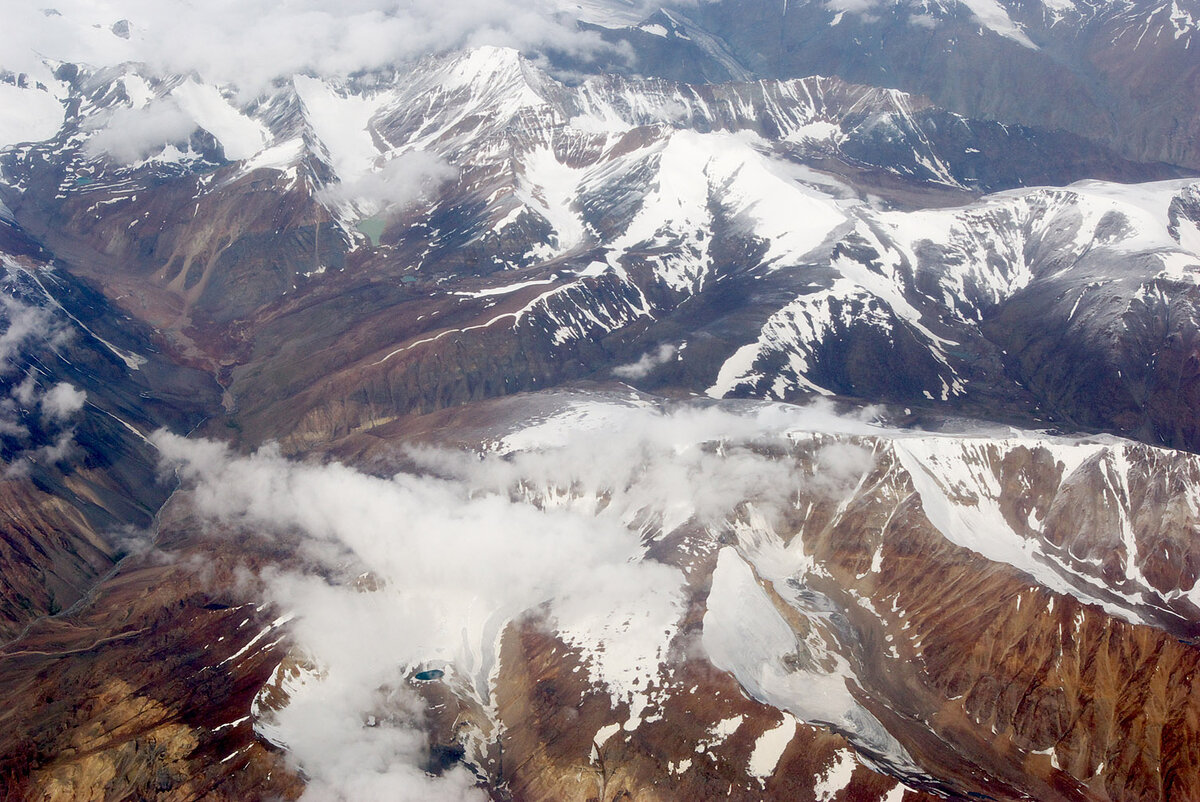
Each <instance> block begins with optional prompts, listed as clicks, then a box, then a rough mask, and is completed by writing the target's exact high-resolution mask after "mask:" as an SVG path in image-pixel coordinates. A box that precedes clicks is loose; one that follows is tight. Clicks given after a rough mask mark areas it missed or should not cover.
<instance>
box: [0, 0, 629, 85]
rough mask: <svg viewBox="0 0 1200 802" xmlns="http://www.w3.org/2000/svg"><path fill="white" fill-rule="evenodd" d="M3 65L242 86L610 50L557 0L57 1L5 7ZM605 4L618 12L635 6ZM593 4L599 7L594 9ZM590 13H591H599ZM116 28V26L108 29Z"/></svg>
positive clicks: (41, 73)
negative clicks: (119, 67) (484, 55)
mask: <svg viewBox="0 0 1200 802" xmlns="http://www.w3.org/2000/svg"><path fill="white" fill-rule="evenodd" d="M9 5H10V7H9V8H6V9H5V14H4V16H5V20H4V21H5V24H4V26H2V27H0V54H3V55H0V66H2V67H4V68H6V69H8V70H11V71H13V72H17V73H21V72H25V73H29V74H32V75H34V76H37V77H39V78H44V77H48V76H49V72H48V70H47V68H46V66H45V64H44V62H45V60H47V59H49V60H51V61H60V62H72V63H84V64H90V65H94V66H110V65H114V64H120V63H125V62H142V63H145V64H148V65H149V66H150V67H151V68H152V69H155V70H159V71H163V72H170V73H181V74H188V73H196V74H199V75H200V76H201V77H203V78H204V79H205V80H208V81H212V82H216V83H225V84H236V85H238V86H241V87H243V88H245V89H249V90H251V91H254V90H257V89H261V88H262V87H264V86H265V85H266V84H267V83H268V82H270V81H271V80H273V79H275V78H279V77H287V76H290V75H292V74H295V73H316V74H319V75H326V76H328V75H340V76H344V75H349V74H351V73H354V72H357V71H360V70H371V69H374V68H378V67H382V66H385V65H388V64H393V63H396V62H398V61H403V60H407V59H412V58H415V57H420V56H423V55H426V54H429V53H434V52H440V51H443V50H448V49H453V48H460V47H473V46H477V45H485V44H487V45H498V46H508V47H516V48H519V49H522V50H526V51H532V52H546V51H548V50H558V51H565V52H569V53H571V54H573V55H576V56H579V57H583V58H588V57H590V56H592V55H594V54H596V53H598V52H600V51H602V50H605V49H606V48H607V46H606V45H605V44H604V43H603V42H602V41H601V39H600V38H599V37H598V36H596V35H595V34H593V33H589V32H586V31H582V30H580V28H579V26H578V24H577V20H578V18H579V16H580V14H581V9H580V8H579V7H578V6H577V4H574V3H571V2H566V1H565V0H562V1H560V0H455V2H450V3H447V2H442V0H342V2H337V3H334V2H329V0H213V1H212V2H208V3H198V2H190V1H189V0H171V1H169V2H162V1H161V0H60V2H57V3H56V4H55V5H54V7H53V9H47V8H46V7H43V6H42V5H41V4H37V3H12V4H9ZM588 5H589V6H597V5H599V6H601V8H600V9H599V10H598V12H597V13H598V15H599V17H601V18H603V16H604V9H603V6H605V5H611V6H613V7H614V9H615V10H619V11H620V12H621V13H622V14H624V15H625V16H626V17H628V16H629V15H631V14H632V15H634V16H636V15H637V14H639V13H641V10H642V7H643V5H644V4H643V3H641V2H637V3H627V2H624V0H605V2H603V3H596V2H590V3H589V4H588ZM591 10H592V11H593V12H596V11H597V10H596V9H591ZM597 13H592V14H591V15H590V16H593V17H595V16H597ZM114 26H115V27H114Z"/></svg>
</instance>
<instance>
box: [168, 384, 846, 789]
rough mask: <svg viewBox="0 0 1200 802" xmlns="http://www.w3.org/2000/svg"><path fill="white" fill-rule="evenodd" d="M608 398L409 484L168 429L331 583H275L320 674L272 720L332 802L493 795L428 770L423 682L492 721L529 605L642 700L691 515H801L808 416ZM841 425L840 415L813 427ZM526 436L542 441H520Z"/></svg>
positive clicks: (203, 477) (197, 493)
mask: <svg viewBox="0 0 1200 802" xmlns="http://www.w3.org/2000/svg"><path fill="white" fill-rule="evenodd" d="M596 406H597V409H595V410H591V411H588V410H583V411H582V412H581V411H580V410H572V409H568V410H567V411H565V412H564V413H563V415H560V416H551V418H549V419H546V420H544V421H542V422H541V423H539V424H537V425H535V426H533V427H527V428H526V429H525V430H524V431H523V432H519V433H517V434H516V435H515V436H514V437H510V438H506V439H504V440H502V441H500V442H498V443H496V451H494V452H491V453H485V454H484V455H482V456H481V455H480V454H477V453H470V452H461V451H448V450H444V449H421V450H416V451H411V452H409V454H408V459H409V461H410V463H411V464H412V465H414V466H415V467H414V469H413V472H411V473H402V474H399V475H396V476H394V477H390V478H384V477H376V476H370V475H367V474H364V473H361V472H359V471H357V470H355V469H353V468H351V467H347V466H344V465H340V464H309V463H300V462H295V461H291V460H288V459H285V458H284V457H282V456H281V455H280V454H279V452H278V451H277V450H275V449H272V448H265V449H262V450H260V451H259V452H257V453H255V454H252V455H249V456H243V455H238V454H236V453H234V452H232V451H231V450H230V449H228V448H227V447H226V446H224V445H223V444H219V443H215V442H211V441H193V440H186V439H184V438H181V437H178V436H175V435H171V434H166V433H159V434H157V435H156V436H155V438H154V442H155V443H156V445H157V446H158V447H159V448H160V450H161V452H162V455H163V458H164V460H165V461H166V464H168V465H170V466H173V467H174V468H175V470H176V471H177V473H178V475H179V476H180V477H181V478H182V479H183V480H184V482H185V486H187V487H190V488H191V494H190V497H191V503H192V504H193V505H194V507H195V509H196V510H197V511H198V512H199V513H200V514H201V515H203V516H207V517H209V518H212V519H214V520H219V521H222V522H224V523H225V524H232V525H235V526H244V527H245V528H247V529H248V530H251V531H255V532H260V533H262V532H265V533H267V536H271V535H270V533H278V535H279V536H280V537H289V538H290V537H295V536H296V535H297V533H298V534H299V536H300V541H299V542H300V544H301V545H300V554H301V555H302V557H303V559H304V560H305V562H306V564H307V565H309V566H311V570H306V571H296V570H282V569H272V570H268V571H266V572H264V573H263V575H262V576H261V579H262V581H263V582H264V583H265V591H264V592H265V595H266V597H267V600H268V601H270V602H272V603H274V604H275V605H277V606H278V607H279V608H280V609H281V610H283V611H285V612H287V613H291V614H294V615H295V616H296V617H295V619H294V620H293V622H292V624H291V626H292V627H293V636H294V639H295V642H296V644H297V646H298V648H299V650H300V653H301V654H302V655H304V657H305V659H307V660H309V661H311V663H312V665H313V666H314V667H315V668H316V670H317V672H318V673H319V676H320V678H319V679H316V678H315V677H310V681H309V682H308V684H307V685H305V686H304V687H303V688H301V689H299V690H297V691H296V692H295V693H294V694H293V696H292V698H291V702H290V704H288V705H287V706H286V707H285V708H284V709H283V710H282V711H279V712H278V713H277V714H275V716H274V719H273V720H272V721H270V722H268V723H267V724H266V725H265V726H266V727H267V731H268V734H269V735H270V737H272V738H273V739H275V740H277V741H278V742H280V743H282V744H285V745H286V746H287V747H288V750H289V753H290V755H291V756H292V759H294V760H295V761H296V762H297V763H298V765H299V766H300V767H301V768H302V769H303V771H304V773H305V774H306V776H308V777H309V778H310V785H309V793H310V796H311V798H313V799H372V798H388V799H413V800H416V799H421V800H429V799H454V800H460V799H462V800H465V799H481V800H482V799H484V798H485V796H484V795H483V794H482V793H481V792H479V791H478V790H477V789H476V788H475V787H474V786H475V782H476V781H475V779H474V777H473V776H472V775H471V774H469V773H468V772H466V771H465V770H458V771H455V772H451V773H449V774H448V775H446V776H443V777H441V778H434V777H431V776H429V775H428V774H426V773H425V771H424V770H423V769H422V765H423V761H424V758H425V752H426V743H425V740H424V736H423V735H422V710H421V704H420V702H419V700H418V698H417V697H416V696H415V694H414V693H413V692H412V691H411V685H410V683H409V677H410V675H411V673H412V672H413V671H415V670H418V669H421V668H424V667H430V666H433V667H438V668H442V669H444V670H445V671H446V678H445V681H446V682H448V683H451V684H452V685H453V687H455V688H456V690H457V692H458V693H460V694H465V695H466V696H468V697H472V698H474V701H475V702H476V703H477V704H478V706H479V708H480V709H486V708H487V707H488V705H489V703H490V701H491V700H490V688H491V685H490V683H491V681H492V679H493V677H494V674H493V672H494V670H495V668H496V659H497V657H496V656H497V652H498V647H499V638H500V636H501V635H502V633H503V632H504V629H505V627H506V625H507V624H508V623H509V622H511V621H514V620H519V619H521V618H522V617H523V616H526V615H527V614H535V615H536V616H537V617H538V619H539V620H545V621H546V622H547V624H548V625H549V626H551V627H553V628H554V629H555V630H556V631H557V632H559V633H560V634H561V636H562V637H563V638H564V640H566V641H567V642H568V643H569V644H572V645H575V646H578V647H579V648H581V649H582V650H583V652H584V662H585V666H586V668H587V670H588V672H589V676H590V678H591V680H592V682H594V683H597V684H598V685H599V686H602V687H606V688H607V689H608V691H609V692H610V693H611V694H612V697H613V704H614V705H620V704H623V703H627V704H629V705H630V709H631V711H632V710H636V709H639V708H638V705H639V702H638V698H639V694H643V693H644V692H645V689H646V688H647V686H649V685H653V684H654V683H651V682H649V681H648V680H649V679H651V678H653V677H655V676H657V671H658V666H659V664H660V663H661V662H662V661H664V660H665V659H666V658H667V654H668V648H669V645H670V643H671V640H672V638H673V637H674V636H675V635H676V632H677V625H678V622H679V620H680V617H681V615H682V612H683V601H682V599H683V585H684V575H683V573H682V572H681V571H680V570H678V569H677V568H675V567H673V566H669V565H665V564H663V563H660V562H657V561H654V560H651V559H647V557H646V553H647V549H648V547H649V543H650V541H651V540H653V539H654V538H655V537H657V536H658V535H659V533H661V532H669V531H672V530H673V529H675V528H676V527H678V526H680V525H682V524H684V523H686V522H689V521H691V522H694V523H695V524H698V525H699V526H700V527H709V528H711V529H712V530H713V531H714V532H715V531H716V530H718V529H720V528H721V527H723V526H724V525H725V524H726V522H727V521H728V519H729V518H730V517H731V516H733V515H735V514H736V510H737V509H738V506H739V505H741V504H743V503H744V502H747V501H751V502H753V503H754V504H755V505H756V506H757V507H759V508H761V509H762V510H765V511H769V510H771V509H773V508H777V509H782V508H783V507H785V506H786V505H787V504H789V503H790V501H791V499H792V497H793V496H794V494H795V491H796V482H797V481H798V480H797V475H796V473H795V471H794V470H793V468H792V466H791V465H790V463H789V462H788V461H787V460H781V459H778V458H773V457H770V456H767V455H766V453H767V452H766V451H764V447H773V448H775V449H776V451H777V450H778V448H779V447H780V446H782V445H784V444H785V443H786V441H787V437H786V432H787V431H788V429H789V427H795V426H796V425H797V424H798V423H802V422H803V421H804V419H803V418H801V419H797V416H796V413H795V411H794V408H793V410H792V411H791V412H787V411H785V410H784V408H783V407H779V406H776V407H762V408H760V409H758V410H757V411H756V412H754V413H753V414H732V413H730V412H728V411H725V410H724V409H719V408H715V407H714V408H708V409H691V408H688V409H684V410H681V411H679V412H676V413H674V414H666V413H663V412H662V411H661V410H659V409H656V408H645V407H637V406H628V405H626V406H620V405H616V404H609V405H604V404H599V405H596ZM589 414H590V415H591V416H592V417H591V418H590V419H588V417H587V416H588V415H589ZM823 414H825V415H828V416H829V417H830V418H832V417H834V416H833V415H832V413H830V412H820V411H818V412H816V413H814V415H815V416H814V417H811V418H809V419H808V420H809V421H811V422H813V423H815V424H816V425H820V424H821V423H823V422H824V419H823V418H821V415H823ZM589 420H590V422H589ZM841 425H842V427H843V428H844V427H845V422H844V421H843V422H842V423H841ZM850 426H851V427H852V428H856V429H857V430H870V427H869V426H867V425H866V424H864V423H861V422H854V421H852V422H850ZM522 438H523V439H522ZM518 442H520V443H521V446H522V448H524V449H525V450H521V451H513V450H511V449H513V448H515V447H516V444H517V443H518ZM505 452H507V453H505ZM831 460H832V462H835V463H838V464H842V463H846V462H847V458H846V455H844V454H838V455H834V456H833V457H832V458H831ZM849 462H855V464H856V465H857V464H858V463H860V462H861V459H859V458H857V457H856V458H854V459H850V460H849ZM289 542H290V541H289ZM364 577H369V578H370V581H369V582H364ZM631 715H632V713H631ZM491 735H493V734H492V733H485V732H481V733H479V737H480V738H481V740H486V739H487V737H489V736H491Z"/></svg>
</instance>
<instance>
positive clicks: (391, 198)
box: [321, 151, 458, 217]
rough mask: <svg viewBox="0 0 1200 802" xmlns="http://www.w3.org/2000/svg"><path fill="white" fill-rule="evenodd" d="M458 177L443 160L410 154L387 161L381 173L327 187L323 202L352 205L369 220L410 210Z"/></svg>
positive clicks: (422, 152) (420, 153)
mask: <svg viewBox="0 0 1200 802" xmlns="http://www.w3.org/2000/svg"><path fill="white" fill-rule="evenodd" d="M457 175H458V171H457V170H456V169H455V168H454V167H451V166H450V165H449V164H447V163H446V162H445V161H444V160H443V159H441V158H440V157H438V156H436V155H433V154H430V153H426V152H424V151H409V152H407V153H403V154H401V155H399V156H397V157H396V158H394V159H391V160H389V161H387V162H386V163H385V164H384V165H383V167H382V168H380V169H379V170H378V171H375V172H369V173H364V174H362V175H360V176H358V177H356V178H353V179H351V180H349V181H342V182H339V183H336V184H331V185H330V186H327V187H325V188H324V189H322V190H321V200H322V201H324V202H326V203H331V204H341V203H350V204H353V205H354V206H355V207H356V209H357V210H358V212H359V213H360V214H362V215H364V216H367V217H370V216H372V215H376V214H386V213H389V212H393V211H397V210H400V209H403V208H405V207H407V206H410V205H412V204H413V203H415V202H416V201H418V200H420V199H421V198H423V197H425V196H427V195H428V194H429V193H431V192H432V191H434V190H436V189H437V188H438V187H440V186H441V185H442V184H445V183H446V182H447V181H451V180H453V179H454V178H455V177H456V176H457Z"/></svg>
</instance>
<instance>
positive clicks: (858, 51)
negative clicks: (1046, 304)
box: [599, 0, 1200, 168]
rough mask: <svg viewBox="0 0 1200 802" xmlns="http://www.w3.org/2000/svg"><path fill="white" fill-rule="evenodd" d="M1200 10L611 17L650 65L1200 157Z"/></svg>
mask: <svg viewBox="0 0 1200 802" xmlns="http://www.w3.org/2000/svg"><path fill="white" fill-rule="evenodd" d="M1198 20H1200V9H1198V8H1197V6H1196V4H1195V3H1194V2H1182V1H1181V2H1172V3H1144V2H1136V0H1119V1H1118V2H1089V0H1079V1H1078V2H1076V1H1075V0H1067V1H1066V2H1043V1H1042V0H1032V1H1031V2H1026V1H1025V0H1000V2H987V3H984V2H978V3H976V2H963V3H959V2H939V1H938V0H933V1H932V2H909V0H900V1H899V2H887V3H885V2H879V3H871V2H866V3H848V2H847V3H842V2H836V0H835V1H834V2H820V0H786V1H784V0H750V1H749V2H743V1H742V0H729V1H728V2H725V1H724V0H722V1H719V2H713V3H701V4H697V5H691V6H688V7H684V6H682V5H681V6H680V7H679V8H677V9H673V10H671V11H669V12H661V13H659V14H658V15H656V16H654V17H650V18H648V19H647V20H646V21H645V22H643V23H641V24H640V25H637V26H633V27H624V26H615V25H614V23H612V22H604V21H601V22H600V23H599V27H600V29H601V30H603V31H604V32H605V35H607V36H609V37H612V38H614V39H618V40H622V41H627V42H629V43H630V44H631V45H632V46H633V48H634V49H635V50H636V52H637V54H638V58H637V61H636V66H635V69H637V70H639V71H641V72H644V73H647V74H655V75H664V76H670V77H673V78H678V79H682V80H707V81H726V80H744V79H746V78H749V77H755V78H786V77H793V76H800V75H811V74H820V75H836V76H838V77H840V78H844V79H845V80H848V81H854V82H858V83H864V84H870V85H873V86H887V87H894V88H897V89H902V90H904V91H907V92H913V93H917V94H922V95H927V96H928V97H930V98H932V99H933V100H934V102H936V103H937V104H939V105H941V106H943V107H945V108H948V109H951V110H953V111H957V112H960V113H963V114H967V115H970V116H973V117H982V118H986V119H993V120H1000V121H1003V122H1011V123H1023V124H1025V125H1033V126H1039V127H1043V128H1048V129H1061V130H1065V131H1071V132H1073V133H1076V134H1079V135H1081V136H1085V137H1088V138H1090V139H1093V140H1097V141H1101V142H1106V143H1110V144H1112V145H1113V146H1114V147H1116V149H1117V150H1118V151H1119V152H1121V153H1122V154H1124V155H1126V156H1130V157H1133V158H1140V159H1153V160H1165V161H1169V162H1173V163H1176V164H1184V165H1188V166H1191V167H1193V168H1195V167H1197V166H1200V150H1198V149H1197V148H1198V145H1197V142H1200V139H1198V134H1200V129H1197V127H1196V115H1195V96H1196V87H1197V81H1198V80H1200V63H1198V62H1197V59H1196V57H1195V48H1194V47H1193V46H1192V43H1193V42H1194V41H1195V40H1196V36H1197V25H1198ZM613 66H614V67H619V64H617V63H614V65H613Z"/></svg>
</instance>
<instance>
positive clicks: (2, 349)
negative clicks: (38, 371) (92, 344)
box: [0, 295, 67, 375]
mask: <svg viewBox="0 0 1200 802" xmlns="http://www.w3.org/2000/svg"><path fill="white" fill-rule="evenodd" d="M0 324H7V325H5V328H4V332H3V333H2V334H0V375H4V374H7V373H11V372H12V371H13V370H15V369H16V367H17V365H18V364H19V361H20V360H19V357H20V356H21V354H22V353H23V352H24V351H25V349H27V348H28V347H29V346H30V345H31V344H32V343H34V342H37V341H45V342H49V343H50V344H51V345H54V344H57V343H59V342H61V340H62V338H64V337H66V336H67V332H66V331H65V330H64V329H62V328H61V327H60V326H59V325H58V324H57V323H56V322H55V320H54V315H53V313H51V312H50V310H48V309H45V308H43V307H40V306H32V305H30V304H25V303H22V302H21V301H18V300H17V299H15V298H13V297H11V296H9V295H0Z"/></svg>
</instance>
